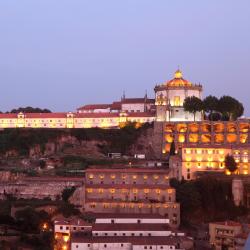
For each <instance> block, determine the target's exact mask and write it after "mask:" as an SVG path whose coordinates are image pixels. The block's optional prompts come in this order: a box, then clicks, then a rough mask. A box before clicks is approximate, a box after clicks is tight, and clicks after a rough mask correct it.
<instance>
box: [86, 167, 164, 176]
mask: <svg viewBox="0 0 250 250" xmlns="http://www.w3.org/2000/svg"><path fill="white" fill-rule="evenodd" d="M90 172H91V173H92V172H97V173H99V172H108V173H115V172H117V173H152V174H154V173H156V174H157V173H160V174H168V173H169V170H168V169H164V168H160V169H159V168H145V167H143V168H139V167H138V168H131V167H129V166H126V165H123V166H117V167H112V166H110V168H100V167H98V166H96V167H95V166H92V167H89V168H88V169H86V173H90Z"/></svg>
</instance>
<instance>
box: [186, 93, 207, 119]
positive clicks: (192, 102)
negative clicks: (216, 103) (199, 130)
mask: <svg viewBox="0 0 250 250" xmlns="http://www.w3.org/2000/svg"><path fill="white" fill-rule="evenodd" d="M183 107H184V110H185V111H187V112H189V113H192V114H193V115H194V121H195V115H196V113H197V112H199V111H202V109H203V102H202V100H201V99H200V98H198V97H196V96H189V97H187V98H186V99H185V100H184V104H183Z"/></svg>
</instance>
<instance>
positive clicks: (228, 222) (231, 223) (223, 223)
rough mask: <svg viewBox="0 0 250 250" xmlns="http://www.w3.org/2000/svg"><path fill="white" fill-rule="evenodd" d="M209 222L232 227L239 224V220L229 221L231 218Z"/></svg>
mask: <svg viewBox="0 0 250 250" xmlns="http://www.w3.org/2000/svg"><path fill="white" fill-rule="evenodd" d="M211 224H216V225H222V226H232V227H236V226H241V224H240V223H239V222H236V221H231V220H227V221H219V222H211Z"/></svg>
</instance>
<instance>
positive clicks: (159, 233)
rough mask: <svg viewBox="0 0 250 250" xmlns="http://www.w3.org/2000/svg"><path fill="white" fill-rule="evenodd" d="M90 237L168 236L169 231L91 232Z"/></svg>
mask: <svg viewBox="0 0 250 250" xmlns="http://www.w3.org/2000/svg"><path fill="white" fill-rule="evenodd" d="M124 234H125V235H124ZM92 235H93V236H95V237H97V236H170V235H171V231H92Z"/></svg>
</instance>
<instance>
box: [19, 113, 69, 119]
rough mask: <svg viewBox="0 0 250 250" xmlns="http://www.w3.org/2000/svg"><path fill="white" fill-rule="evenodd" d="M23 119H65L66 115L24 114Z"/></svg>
mask: <svg viewBox="0 0 250 250" xmlns="http://www.w3.org/2000/svg"><path fill="white" fill-rule="evenodd" d="M24 117H25V118H41V119H46V118H47V119H48V118H66V117H67V113H24Z"/></svg>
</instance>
